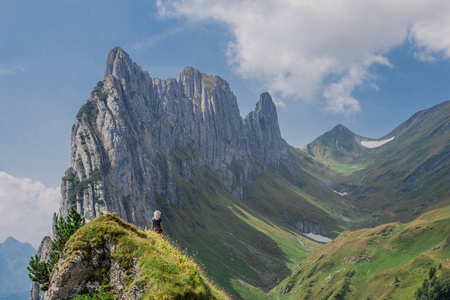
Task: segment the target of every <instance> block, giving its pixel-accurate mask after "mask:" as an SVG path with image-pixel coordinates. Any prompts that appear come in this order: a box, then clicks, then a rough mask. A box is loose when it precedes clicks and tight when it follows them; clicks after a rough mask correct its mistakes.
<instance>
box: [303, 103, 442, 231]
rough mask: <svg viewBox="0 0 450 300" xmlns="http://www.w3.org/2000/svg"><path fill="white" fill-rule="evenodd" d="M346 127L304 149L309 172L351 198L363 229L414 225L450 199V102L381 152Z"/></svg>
mask: <svg viewBox="0 0 450 300" xmlns="http://www.w3.org/2000/svg"><path fill="white" fill-rule="evenodd" d="M342 127H343V126H338V127H337V128H334V129H333V130H332V131H330V132H329V133H326V134H324V135H323V136H321V137H319V138H318V139H316V140H315V141H314V142H313V143H311V144H309V145H307V146H306V147H305V149H303V150H304V151H305V152H306V153H308V154H309V155H310V156H311V159H312V163H309V164H305V168H307V169H308V170H309V172H310V173H312V174H314V175H315V176H317V177H318V178H320V179H321V180H323V181H324V182H326V183H327V184H328V185H329V186H330V188H332V189H333V190H335V191H337V192H340V193H341V194H345V195H346V198H347V199H348V201H350V202H351V203H352V205H353V206H354V212H355V214H356V217H357V218H358V219H359V221H360V222H359V223H360V226H374V225H379V224H383V223H386V222H392V221H409V220H412V219H413V218H415V217H418V216H419V215H420V214H421V213H423V212H425V211H426V210H429V209H431V208H432V207H433V206H434V205H436V204H438V203H439V202H441V201H443V200H445V199H447V198H448V197H449V195H450V190H449V189H448V176H449V175H450V101H447V102H443V103H441V104H439V105H436V106H434V107H432V108H429V109H427V110H424V111H421V112H418V113H416V114H414V115H413V116H412V117H411V118H409V119H408V120H407V121H405V122H404V123H402V124H401V125H400V126H398V127H397V128H396V129H394V130H393V131H392V132H391V133H390V134H388V135H386V136H385V137H383V138H381V139H380V140H390V139H392V140H390V141H389V142H387V143H385V144H383V145H381V146H379V147H375V148H366V147H364V146H362V145H361V142H362V141H364V140H366V141H367V140H368V139H367V138H362V137H360V136H358V135H356V134H354V133H352V132H351V131H350V130H348V129H343V128H342ZM323 149H326V151H324V150H323ZM330 153H331V154H330ZM336 153H337V154H336ZM338 154H339V155H338Z"/></svg>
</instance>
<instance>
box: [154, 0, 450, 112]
mask: <svg viewBox="0 0 450 300" xmlns="http://www.w3.org/2000/svg"><path fill="white" fill-rule="evenodd" d="M157 5H158V8H159V12H160V14H161V15H163V16H166V17H185V18H187V19H188V20H189V21H193V22H197V21H203V22H219V23H223V24H224V25H225V26H226V27H227V28H228V29H229V30H230V32H231V34H232V36H233V38H232V40H230V42H229V43H228V50H227V55H228V59H229V63H230V64H231V65H232V66H233V67H235V69H236V70H237V72H238V73H240V74H241V75H242V76H243V77H245V78H253V79H258V80H260V81H261V82H262V83H263V84H264V85H265V86H266V87H269V89H270V90H271V92H275V93H279V94H281V96H283V97H294V98H297V99H300V100H303V101H313V100H314V99H320V101H323V102H324V104H325V107H326V109H327V110H329V111H331V112H333V113H344V114H349V113H353V112H358V111H359V110H360V109H361V106H360V103H359V101H358V100H357V99H355V98H354V97H353V96H352V92H353V90H354V89H355V88H356V87H367V86H369V87H375V88H376V78H377V76H376V74H373V71H371V69H372V67H373V66H374V65H377V64H381V65H385V66H391V64H390V62H389V61H388V60H387V58H386V57H385V55H386V54H387V53H388V52H389V51H390V50H392V49H393V48H395V47H397V46H399V45H401V44H402V43H404V42H405V41H409V42H410V43H411V46H413V47H415V48H416V49H415V50H414V53H415V57H416V58H417V59H419V60H422V61H433V60H435V59H436V57H439V56H440V57H443V58H448V57H450V38H448V36H450V34H446V33H450V21H448V20H450V3H449V2H446V1H440V0H430V1H419V0H415V1H414V0H411V1H407V0H403V1H381V0H380V1H359V0H343V1H334V0H320V1H292V0H283V1H279V0H263V1H261V0H258V1H256V0H245V1H241V0H226V1H225V0H219V1H205V0H158V1H157ZM437 54H443V56H442V55H437Z"/></svg>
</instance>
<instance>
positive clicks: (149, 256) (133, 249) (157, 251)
mask: <svg viewBox="0 0 450 300" xmlns="http://www.w3.org/2000/svg"><path fill="white" fill-rule="evenodd" d="M109 242H112V243H113V244H114V245H115V250H114V251H112V253H111V257H112V258H113V259H115V260H116V261H118V262H119V264H120V266H121V267H122V268H124V269H125V270H128V269H130V268H132V264H133V258H137V260H138V265H139V268H140V270H139V274H140V276H137V277H138V279H136V276H129V277H128V278H126V279H125V282H126V283H127V286H126V287H125V289H124V291H123V293H125V292H126V291H127V289H129V288H130V287H131V286H132V285H138V286H139V287H141V288H143V289H144V290H145V293H144V295H142V299H228V297H227V295H226V294H225V293H223V292H222V291H220V290H218V289H217V288H216V287H214V286H213V285H212V284H211V283H210V282H209V281H208V280H207V279H206V278H205V277H204V276H203V275H202V271H201V269H200V268H199V267H198V266H197V265H196V263H194V262H193V261H192V260H191V259H190V258H189V257H188V256H186V255H185V254H183V253H181V252H180V251H179V250H178V249H177V248H176V247H174V246H173V245H172V244H171V243H169V242H168V241H167V240H166V239H164V238H163V237H161V236H159V235H157V234H156V233H154V232H151V231H147V232H144V231H140V230H138V229H137V228H136V227H135V226H134V225H132V224H129V223H126V222H125V221H123V220H121V219H119V218H118V217H116V216H115V214H106V215H103V216H100V217H97V218H96V219H94V220H92V221H90V222H89V223H87V224H86V225H85V226H83V227H82V228H80V229H79V230H78V231H77V232H76V233H75V234H74V235H73V236H72V237H71V238H70V239H69V241H68V242H67V244H66V248H65V253H64V255H63V257H65V260H64V261H63V265H64V263H65V262H69V261H70V259H71V258H72V257H73V256H74V255H75V254H76V253H77V251H81V252H83V254H84V257H85V259H86V260H88V261H89V259H90V257H91V255H94V254H95V253H98V252H96V250H95V249H102V248H104V246H105V244H106V243H109ZM108 272H109V270H107V269H95V270H94V271H93V272H92V274H85V278H86V280H94V281H98V282H100V283H101V284H102V287H103V288H104V289H105V290H106V291H110V290H111V289H112V288H113V287H111V286H110V283H109V279H108V278H109V274H108ZM123 293H122V294H123ZM120 296H121V295H115V297H117V298H119V297H120Z"/></svg>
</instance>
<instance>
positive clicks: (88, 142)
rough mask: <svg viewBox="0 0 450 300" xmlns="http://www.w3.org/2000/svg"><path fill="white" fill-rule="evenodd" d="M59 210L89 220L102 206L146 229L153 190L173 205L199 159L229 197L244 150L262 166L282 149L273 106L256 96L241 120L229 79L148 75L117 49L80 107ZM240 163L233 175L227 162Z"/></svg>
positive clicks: (246, 162)
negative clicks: (73, 210)
mask: <svg viewBox="0 0 450 300" xmlns="http://www.w3.org/2000/svg"><path fill="white" fill-rule="evenodd" d="M71 144H72V147H71V163H70V168H69V169H68V170H67V171H66V174H65V177H64V178H63V181H62V185H61V191H62V202H61V206H60V211H59V215H61V216H66V215H67V212H68V210H69V208H70V206H71V205H76V207H77V210H78V211H79V212H80V213H81V214H83V215H84V216H85V217H86V218H87V219H88V220H89V219H92V218H94V217H96V216H97V215H99V214H100V213H102V212H106V211H111V212H116V213H117V215H118V216H119V217H120V218H123V219H125V220H127V221H129V222H132V223H134V224H136V225H138V226H142V227H144V226H147V227H149V221H150V220H151V217H152V212H153V210H154V209H155V206H156V201H155V197H156V195H159V196H162V197H165V198H166V199H168V201H169V203H170V205H174V206H181V205H182V201H181V197H182V196H181V194H182V192H181V191H180V183H179V180H180V178H182V179H183V180H191V178H190V174H191V168H192V167H193V166H195V165H208V166H210V167H211V168H212V169H213V170H214V171H215V172H216V174H217V175H218V176H219V177H220V178H221V179H222V180H223V181H224V183H225V184H226V186H227V187H228V189H229V190H230V192H231V193H232V194H233V195H234V196H235V197H236V198H238V199H243V197H244V192H243V190H244V188H243V186H244V184H245V181H246V178H247V176H248V174H249V172H250V166H251V161H252V159H253V157H254V156H255V157H258V158H259V159H260V160H263V161H264V162H267V163H269V164H275V163H276V161H277V159H278V158H280V157H281V156H282V155H283V153H285V152H286V143H285V141H284V140H283V139H282V138H281V135H280V129H279V126H278V120H277V114H276V108H275V105H274V104H273V102H272V99H271V97H270V95H269V94H267V93H265V94H263V95H262V96H261V99H260V101H259V102H258V104H257V108H256V110H255V111H254V112H253V113H251V114H250V115H249V116H247V118H246V119H245V122H244V120H242V118H241V117H240V114H239V109H238V105H237V100H236V97H235V96H234V94H233V92H232V91H231V90H230V87H229V85H228V83H227V82H226V81H225V80H223V79H222V78H220V77H218V76H215V77H213V76H210V75H206V74H204V73H201V72H200V71H198V70H196V69H194V68H191V67H188V68H186V69H184V70H183V71H182V72H181V74H180V75H179V76H178V78H177V79H172V78H169V79H167V80H161V79H152V78H151V77H150V75H149V74H148V73H147V72H145V71H143V70H142V69H141V68H140V67H139V66H138V65H136V64H135V63H134V62H132V61H131V59H130V57H129V56H128V54H127V53H125V52H124V51H123V50H122V49H120V48H115V49H113V50H112V51H111V52H110V53H109V54H108V58H107V63H106V68H105V75H104V78H103V80H102V81H101V82H99V83H98V84H97V86H96V88H95V89H94V90H93V92H92V94H91V97H90V98H89V100H88V101H87V103H86V104H85V105H84V106H83V107H82V108H81V109H80V112H79V113H78V115H77V118H76V121H75V124H74V126H73V130H72V139H71ZM234 161H239V162H240V163H241V165H243V166H244V168H243V174H242V176H241V177H240V180H239V181H236V180H235V179H233V173H232V172H231V171H230V166H231V164H232V163H233V162H234Z"/></svg>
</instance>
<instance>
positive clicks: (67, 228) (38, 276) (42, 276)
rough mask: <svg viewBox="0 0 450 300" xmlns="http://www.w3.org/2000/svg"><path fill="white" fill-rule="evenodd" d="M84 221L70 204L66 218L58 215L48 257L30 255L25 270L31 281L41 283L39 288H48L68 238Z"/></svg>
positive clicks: (44, 289)
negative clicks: (45, 258) (40, 259)
mask: <svg viewBox="0 0 450 300" xmlns="http://www.w3.org/2000/svg"><path fill="white" fill-rule="evenodd" d="M85 223H86V221H85V219H84V218H83V217H81V215H80V214H79V213H78V212H77V210H76V209H75V207H74V206H73V205H72V206H71V207H70V210H69V214H68V216H67V218H66V219H64V218H63V217H60V218H59V220H58V222H57V223H56V224H55V236H54V238H53V240H52V246H51V250H50V252H49V258H48V260H45V261H41V262H40V261H39V258H38V256H37V254H36V255H35V256H34V257H31V260H30V263H29V266H28V267H27V270H28V272H29V274H28V277H30V279H31V281H33V282H37V283H39V284H41V290H42V291H46V290H48V286H49V281H50V274H51V273H52V271H53V268H54V267H55V265H56V264H57V263H58V261H59V258H60V256H61V253H62V252H63V250H64V247H65V245H66V243H67V241H68V240H69V238H70V237H71V236H72V235H73V234H74V233H75V232H76V231H77V230H78V228H80V227H81V226H83V225H84V224H85Z"/></svg>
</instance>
